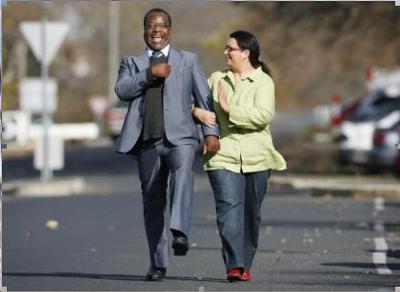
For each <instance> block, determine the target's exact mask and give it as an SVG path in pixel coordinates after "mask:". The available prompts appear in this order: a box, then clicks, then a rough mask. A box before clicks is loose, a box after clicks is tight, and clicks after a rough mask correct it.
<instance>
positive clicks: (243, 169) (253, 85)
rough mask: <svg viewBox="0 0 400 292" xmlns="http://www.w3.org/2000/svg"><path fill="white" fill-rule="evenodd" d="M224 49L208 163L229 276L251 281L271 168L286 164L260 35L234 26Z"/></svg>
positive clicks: (215, 78)
mask: <svg viewBox="0 0 400 292" xmlns="http://www.w3.org/2000/svg"><path fill="white" fill-rule="evenodd" d="M224 55H225V60H226V64H227V66H228V69H227V70H224V71H217V72H214V73H213V74H212V75H211V76H210V78H209V84H210V87H211V90H212V94H213V97H214V110H215V114H216V116H217V121H218V124H219V127H220V144H221V148H220V150H219V151H218V152H217V153H216V154H214V155H206V156H205V163H204V169H205V170H206V171H207V173H208V176H209V180H210V183H211V186H212V189H213V192H214V198H215V204H216V211H217V225H218V231H219V235H220V237H221V241H222V256H223V259H224V262H225V266H226V271H227V278H228V280H230V281H231V282H232V281H248V280H250V278H251V274H250V268H251V264H252V261H253V258H254V255H255V253H256V250H257V245H258V233H259V229H260V223H261V204H262V201H263V198H264V195H265V193H266V190H267V181H268V178H269V176H270V171H271V169H274V170H284V169H286V163H285V160H284V159H283V157H282V156H281V155H280V154H279V153H278V152H277V151H276V150H275V148H274V146H273V144H272V137H271V131H270V123H271V121H272V119H273V117H274V112H275V93H274V83H273V81H272V78H271V76H270V71H269V69H268V68H267V66H266V65H265V64H264V63H263V62H261V61H260V60H259V55H260V49H259V45H258V41H257V39H256V38H255V37H254V35H252V34H251V33H249V32H246V31H236V32H233V33H232V34H231V35H230V38H229V39H228V42H227V45H226V47H225V51H224Z"/></svg>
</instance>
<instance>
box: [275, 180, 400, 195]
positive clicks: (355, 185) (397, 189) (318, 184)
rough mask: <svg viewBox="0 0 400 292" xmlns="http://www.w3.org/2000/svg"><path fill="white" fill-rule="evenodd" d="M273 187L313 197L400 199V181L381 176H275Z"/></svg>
mask: <svg viewBox="0 0 400 292" xmlns="http://www.w3.org/2000/svg"><path fill="white" fill-rule="evenodd" d="M270 183H271V185H273V186H289V187H292V188H294V189H297V190H309V191H311V194H313V195H332V196H360V197H361V196H366V197H370V196H372V197H375V196H383V197H391V198H399V199H400V179H396V178H392V177H381V176H357V175H347V176H327V175H322V176H318V175H273V176H271V179H270Z"/></svg>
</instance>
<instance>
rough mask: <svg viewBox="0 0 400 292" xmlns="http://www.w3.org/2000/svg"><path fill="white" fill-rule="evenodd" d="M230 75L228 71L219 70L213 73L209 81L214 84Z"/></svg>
mask: <svg viewBox="0 0 400 292" xmlns="http://www.w3.org/2000/svg"><path fill="white" fill-rule="evenodd" d="M227 73H228V69H225V70H219V71H215V72H213V73H211V75H210V78H209V80H210V81H211V83H212V82H215V81H219V80H220V79H221V78H223V77H225V76H226V74H227Z"/></svg>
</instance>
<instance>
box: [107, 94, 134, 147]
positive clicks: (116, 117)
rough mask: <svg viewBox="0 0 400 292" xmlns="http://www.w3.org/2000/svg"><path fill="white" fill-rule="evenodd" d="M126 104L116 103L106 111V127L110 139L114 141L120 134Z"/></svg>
mask: <svg viewBox="0 0 400 292" xmlns="http://www.w3.org/2000/svg"><path fill="white" fill-rule="evenodd" d="M128 104H129V103H128V102H124V101H120V100H118V101H116V102H114V103H113V104H112V105H111V106H110V107H109V108H108V109H107V111H106V115H105V120H106V127H107V130H108V133H109V135H110V137H111V138H112V139H113V140H114V141H115V140H116V139H117V138H118V136H119V135H120V134H121V130H122V125H123V123H124V119H125V115H126V113H127V112H128Z"/></svg>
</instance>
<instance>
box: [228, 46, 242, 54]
mask: <svg viewBox="0 0 400 292" xmlns="http://www.w3.org/2000/svg"><path fill="white" fill-rule="evenodd" d="M224 51H227V52H228V53H230V52H234V51H242V49H241V48H232V47H231V46H225V49H224Z"/></svg>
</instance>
